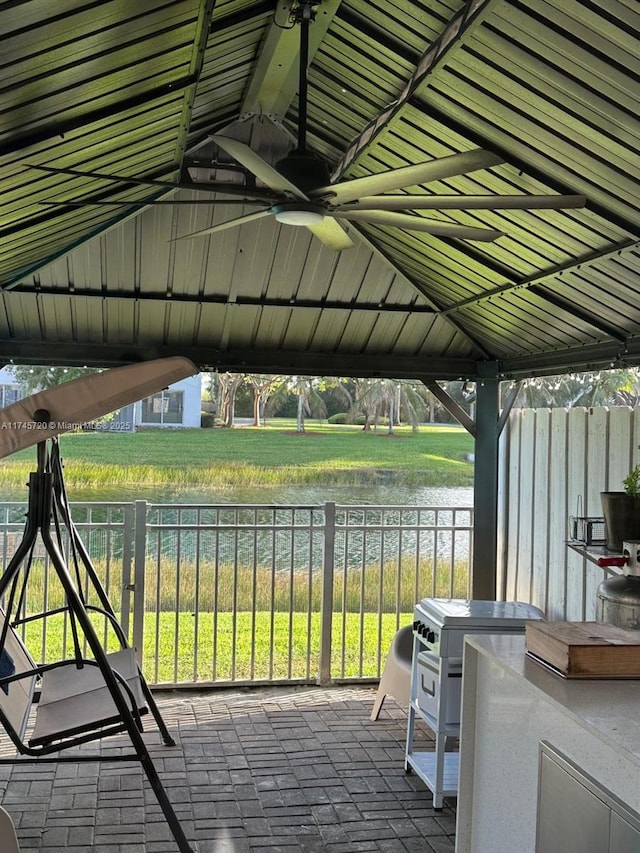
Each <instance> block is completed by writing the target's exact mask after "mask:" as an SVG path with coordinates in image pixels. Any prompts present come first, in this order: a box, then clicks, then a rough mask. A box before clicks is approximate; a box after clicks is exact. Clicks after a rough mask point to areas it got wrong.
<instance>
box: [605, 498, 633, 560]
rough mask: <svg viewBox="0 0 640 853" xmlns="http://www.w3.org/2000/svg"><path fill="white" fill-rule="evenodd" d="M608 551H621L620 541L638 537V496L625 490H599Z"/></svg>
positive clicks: (619, 552)
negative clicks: (631, 494) (633, 495)
mask: <svg viewBox="0 0 640 853" xmlns="http://www.w3.org/2000/svg"><path fill="white" fill-rule="evenodd" d="M600 499H601V501H602V514H603V516H604V527H605V532H606V536H607V548H608V549H609V551H615V552H616V553H618V554H621V553H622V543H623V542H629V541H631V540H634V539H640V498H632V497H630V496H629V495H628V494H627V493H626V492H600Z"/></svg>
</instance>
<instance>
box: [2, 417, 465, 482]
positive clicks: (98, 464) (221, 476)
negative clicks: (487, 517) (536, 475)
mask: <svg viewBox="0 0 640 853" xmlns="http://www.w3.org/2000/svg"><path fill="white" fill-rule="evenodd" d="M60 446H61V452H62V456H63V459H64V461H65V463H66V466H65V477H66V481H67V485H69V486H73V487H92V486H93V487H101V486H118V485H121V486H128V485H149V486H152V485H155V486H163V485H171V486H172V487H176V488H180V487H184V488H189V487H193V486H206V487H209V488H224V487H233V486H260V485H264V486H276V485H308V484H319V485H322V484H331V485H367V484H377V483H380V482H385V483H394V484H398V485H407V486H414V485H415V486H443V487H460V486H470V485H472V481H473V464H472V463H470V462H468V461H467V458H466V454H468V453H472V452H473V439H472V437H471V436H470V435H469V434H468V433H467V432H465V431H464V430H463V429H461V428H459V427H454V426H427V427H422V428H421V429H420V430H419V432H418V433H413V432H412V431H411V429H410V428H408V427H397V428H396V431H395V434H394V435H388V434H387V432H386V430H382V429H381V430H380V431H378V432H371V433H365V432H363V430H362V428H361V427H356V426H337V425H336V426H333V425H328V424H327V423H325V422H316V421H313V422H307V426H306V432H305V433H303V434H296V432H295V424H294V422H293V421H272V422H270V423H269V425H268V426H266V427H260V428H253V427H242V428H236V429H222V428H216V429H180V430H160V429H158V430H146V431H143V432H138V433H134V434H118V433H108V432H91V433H69V434H65V435H63V436H61V438H60ZM33 462H34V450H33V448H29V449H28V450H25V451H21V452H20V453H16V454H13V455H12V456H11V457H10V458H8V459H4V460H2V461H0V474H1V476H2V481H3V484H4V485H5V486H6V487H11V486H22V485H24V482H25V479H26V477H27V476H28V473H29V472H30V471H31V470H33Z"/></svg>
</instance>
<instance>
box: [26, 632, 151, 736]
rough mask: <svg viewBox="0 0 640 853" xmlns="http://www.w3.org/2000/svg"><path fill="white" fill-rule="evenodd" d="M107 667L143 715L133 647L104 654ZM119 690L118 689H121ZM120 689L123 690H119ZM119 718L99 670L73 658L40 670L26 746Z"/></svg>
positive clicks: (98, 726) (142, 701)
mask: <svg viewBox="0 0 640 853" xmlns="http://www.w3.org/2000/svg"><path fill="white" fill-rule="evenodd" d="M107 660H108V661H109V666H110V667H111V669H113V670H114V672H115V673H117V676H120V677H121V678H122V679H124V681H126V682H127V685H128V686H129V689H130V690H131V694H132V695H133V697H134V699H135V708H136V710H137V712H138V714H146V713H147V710H148V709H147V707H146V705H145V701H144V698H143V695H142V688H141V685H140V675H139V672H138V666H137V663H136V659H135V654H134V651H133V649H122V650H121V651H119V652H114V653H113V654H110V655H107ZM121 689H122V688H121ZM123 692H124V691H123ZM119 720H120V714H119V712H118V709H117V708H116V706H115V703H114V701H113V698H112V696H111V693H110V692H109V689H108V688H107V686H106V684H105V682H104V678H103V676H102V673H101V671H100V670H99V669H98V668H97V667H95V666H90V665H85V666H83V667H82V669H79V668H78V667H77V665H76V662H75V661H71V662H69V663H67V664H65V665H64V666H60V667H57V668H56V669H50V670H48V671H47V672H45V673H44V675H43V678H42V687H41V691H40V700H39V701H38V704H37V705H36V721H35V726H34V729H33V732H32V734H31V736H30V738H29V746H40V745H44V744H50V743H53V742H54V741H57V740H60V739H64V738H67V737H72V736H74V735H77V734H82V733H83V732H87V731H93V730H95V729H101V728H103V727H104V726H112V725H114V724H116V723H118V721H119Z"/></svg>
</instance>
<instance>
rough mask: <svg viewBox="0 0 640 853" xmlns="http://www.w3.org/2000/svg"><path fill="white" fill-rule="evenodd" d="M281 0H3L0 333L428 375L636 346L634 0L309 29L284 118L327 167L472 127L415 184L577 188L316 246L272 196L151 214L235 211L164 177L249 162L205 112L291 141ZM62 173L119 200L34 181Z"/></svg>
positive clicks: (545, 362) (430, 150)
mask: <svg viewBox="0 0 640 853" xmlns="http://www.w3.org/2000/svg"><path fill="white" fill-rule="evenodd" d="M290 5H291V4H290V3H289V2H288V0H280V2H277V3H276V2H275V0H261V1H259V2H249V1H248V0H218V2H217V3H213V2H211V0H209V2H198V0H164V2H161V0H146V1H145V2H139V3H125V2H122V0H93V2H87V0H25V2H21V3H11V4H2V8H0V32H1V33H2V36H1V44H2V50H1V51H0V65H1V66H2V75H1V77H0V79H1V81H2V82H1V83H0V86H1V87H2V100H1V104H2V108H1V109H0V241H1V242H0V287H1V288H2V297H1V302H2V309H1V311H0V360H4V361H5V362H6V361H9V360H10V359H14V360H15V361H22V362H31V363H42V362H55V363H64V364H88V365H89V364H100V365H109V364H120V363H125V362H128V361H136V360H139V359H146V358H156V357H162V356H165V355H176V354H180V355H186V356H188V357H190V358H192V359H193V360H194V361H195V362H196V363H197V364H198V365H200V366H201V367H203V368H218V369H221V370H242V371H247V372H248V371H257V372H261V373H262V372H264V373H302V372H306V373H315V374H325V375H328V374H340V375H348V374H351V375H359V376H366V375H388V376H397V377H402V376H422V377H434V378H442V379H446V378H454V377H458V376H461V377H462V376H464V377H469V378H474V377H477V376H482V375H489V374H492V375H493V374H494V373H495V374H497V375H498V376H500V377H512V376H513V377H518V376H524V375H534V374H545V373H555V372H562V371H565V370H569V369H590V368H593V367H602V366H623V365H628V364H638V363H640V300H639V296H640V238H639V236H638V230H639V224H638V210H639V208H640V154H639V138H640V122H639V120H638V116H639V114H640V87H639V86H638V80H639V78H640V49H639V47H640V46H639V40H638V32H639V29H640V8H639V7H638V5H637V3H636V2H635V0H601V2H595V0H594V2H592V1H591V0H581V2H570V3H567V2H566V0H526V2H525V0H470V2H462V0H416V2H407V0H342V2H340V0H322V2H321V3H320V4H319V5H318V6H317V16H316V20H315V22H314V23H313V24H312V25H311V29H310V33H311V51H310V64H309V109H308V121H309V124H308V144H309V147H310V148H311V149H313V150H314V151H315V152H317V153H318V154H319V155H321V156H322V157H323V158H325V159H326V160H328V161H329V163H330V165H331V168H332V170H333V172H334V175H335V176H337V177H340V178H348V177H359V176H364V175H368V174H371V173H376V172H380V171H384V170H386V169H390V168H395V167H398V166H403V165H409V164H413V163H417V162H421V161H425V160H431V159H434V158H438V157H442V156H446V155H449V154H453V153H456V152H461V151H469V150H471V149H474V148H483V149H487V150H489V151H491V152H494V153H495V154H497V155H498V156H499V157H500V158H501V159H502V161H503V162H502V163H501V164H500V165H497V166H493V167H491V168H488V169H483V170H479V171H475V172H473V173H470V174H467V175H465V176H461V177H457V178H450V179H447V180H442V181H439V182H436V183H432V184H429V185H428V186H424V187H422V188H414V190H413V191H414V192H422V193H425V194H426V193H439V194H459V193H465V194H502V195H504V194H507V195H511V194H521V193H527V194H528V193H535V194H540V193H543V194H555V193H580V194H584V195H585V196H586V197H587V204H586V206H585V207H584V208H582V209H575V210H565V211H561V210H531V211H524V210H501V211H494V210H468V211H455V210H440V211H426V212H423V213H422V214H420V215H424V216H428V217H430V218H434V219H437V220H441V221H443V222H459V223H462V224H473V225H478V226H484V227H489V228H496V229H499V230H501V231H503V232H504V236H502V237H500V238H498V239H497V240H495V241H494V242H487V243H484V242H483V243H479V242H472V241H469V240H459V239H453V238H443V237H437V236H434V235H430V234H426V233H419V232H414V231H411V232H410V231H406V230H400V229H398V228H391V227H388V226H380V225H371V224H364V223H360V222H358V223H350V224H349V226H348V233H349V234H350V235H351V237H352V239H353V241H354V243H355V246H354V248H352V249H349V250H346V251H343V252H339V253H336V252H333V251H331V250H329V249H327V248H326V247H325V246H323V245H322V244H321V243H320V242H319V241H318V240H317V239H316V238H315V237H313V236H312V234H311V233H310V232H309V231H307V230H306V229H301V228H295V227H292V226H287V225H281V224H279V223H278V222H276V221H275V219H274V218H273V217H269V218H268V219H260V220H258V221H255V222H252V223H250V224H246V225H243V226H241V227H239V228H233V229H229V230H225V231H222V232H219V233H215V234H210V235H208V236H205V237H200V238H197V239H191V240H179V239H175V238H178V237H180V236H181V235H183V234H186V233H189V232H191V231H194V230H197V229H199V228H205V227H207V226H208V225H211V224H212V223H216V222H222V221H225V220H226V219H231V218H233V217H235V216H238V215H239V211H238V206H237V205H235V206H233V205H232V204H230V203H229V204H223V203H220V204H216V205H215V206H213V205H209V204H203V203H198V204H195V203H186V202H195V201H198V202H202V201H204V200H205V199H210V198H211V194H207V193H205V192H203V191H201V190H198V189H195V188H193V189H192V188H190V184H193V183H194V182H195V183H197V184H199V185H201V184H203V183H207V182H209V181H211V180H213V179H214V178H215V179H217V180H220V179H221V176H222V177H223V178H225V179H227V180H229V181H235V182H237V183H238V182H239V183H240V184H242V185H246V186H250V185H251V180H250V176H247V175H246V174H244V173H243V172H242V170H238V168H237V165H236V164H234V163H233V162H232V161H231V160H230V158H228V157H226V156H224V155H222V156H221V153H220V151H219V150H218V149H217V147H216V146H215V145H214V144H213V143H212V142H211V141H210V139H209V137H210V136H211V134H214V133H218V132H221V131H222V132H224V133H225V134H226V135H230V136H234V137H236V138H238V139H242V140H244V141H246V142H249V143H250V144H251V146H252V147H253V148H255V150H258V151H259V152H260V153H261V155H262V156H263V157H264V158H266V159H269V160H273V161H275V160H277V159H278V158H279V157H280V156H282V155H283V154H284V153H285V152H286V151H287V150H288V149H289V148H291V147H292V145H293V143H294V141H295V136H296V131H297V127H298V98H297V83H298V81H297V71H296V64H297V55H298V49H297V47H298V46H297V39H296V36H295V33H294V32H292V31H291V30H288V29H287V28H286V27H287V26H288V23H287V16H288V12H289V7H290ZM38 166H48V167H53V168H58V169H65V170H75V171H78V172H89V173H96V172H98V173H105V174H109V175H118V176H122V177H123V178H128V179H145V180H157V181H161V182H172V183H175V182H180V183H181V186H184V187H185V188H181V189H178V190H176V191H171V192H168V191H167V188H166V187H163V186H161V185H157V186H152V185H148V184H144V183H133V182H131V181H129V182H126V181H125V182H114V181H112V180H109V179H106V178H105V179H103V178H99V177H86V176H82V175H70V174H59V173H50V172H46V171H42V170H40V169H38V168H35V167H38ZM78 200H91V201H93V202H98V201H101V202H105V201H111V202H112V201H119V202H123V201H126V202H127V204H126V205H117V206H116V205H105V204H100V205H99V204H92V205H88V206H81V207H75V206H70V205H68V204H64V205H60V204H51V202H58V203H59V202H71V201H78ZM154 200H156V201H157V200H164V201H171V202H172V203H171V204H162V205H157V204H156V205H150V204H149V202H152V201H154ZM175 202H180V203H178V204H176V203H175Z"/></svg>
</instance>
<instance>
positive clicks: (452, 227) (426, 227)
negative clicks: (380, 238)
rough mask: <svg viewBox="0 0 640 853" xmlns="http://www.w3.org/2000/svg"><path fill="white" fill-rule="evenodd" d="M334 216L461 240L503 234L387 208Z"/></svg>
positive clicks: (479, 238) (353, 211) (492, 238)
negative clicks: (396, 211) (394, 211)
mask: <svg viewBox="0 0 640 853" xmlns="http://www.w3.org/2000/svg"><path fill="white" fill-rule="evenodd" d="M333 216H335V217H336V218H339V219H349V220H352V221H354V222H371V223H372V224H373V225H392V226H393V227H395V228H404V229H406V230H407V231H426V233H427V234H435V235H437V236H438V237H458V238H459V239H461V240H484V241H486V242H490V241H491V240H497V239H498V237H502V236H503V232H502V231H495V230H494V229H492V228H474V227H471V226H467V225H458V223H457V222H439V221H436V220H435V219H425V218H424V217H423V216H410V215H409V214H407V213H393V212H391V211H387V210H363V211H362V212H361V211H358V210H336V211H334V213H333Z"/></svg>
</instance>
